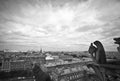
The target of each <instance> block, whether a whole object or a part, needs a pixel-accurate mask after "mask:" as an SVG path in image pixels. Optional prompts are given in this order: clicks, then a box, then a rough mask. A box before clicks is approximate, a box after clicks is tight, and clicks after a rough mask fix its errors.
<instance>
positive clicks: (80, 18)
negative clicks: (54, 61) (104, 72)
mask: <svg viewBox="0 0 120 81" xmlns="http://www.w3.org/2000/svg"><path fill="white" fill-rule="evenodd" d="M119 36H120V0H0V49H15V50H28V49H35V50H38V49H40V48H43V49H44V50H55V51H56V50H59V51H61V50H63V51H84V50H88V47H89V45H90V43H91V42H94V41H95V40H100V41H101V42H102V43H103V44H104V47H105V50H107V51H110V50H116V47H117V45H114V41H113V38H114V37H119Z"/></svg>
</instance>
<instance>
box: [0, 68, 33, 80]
mask: <svg viewBox="0 0 120 81" xmlns="http://www.w3.org/2000/svg"><path fill="white" fill-rule="evenodd" d="M32 76H33V72H32V71H30V70H18V71H10V72H4V71H1V72H0V79H1V80H2V79H10V78H16V77H32Z"/></svg>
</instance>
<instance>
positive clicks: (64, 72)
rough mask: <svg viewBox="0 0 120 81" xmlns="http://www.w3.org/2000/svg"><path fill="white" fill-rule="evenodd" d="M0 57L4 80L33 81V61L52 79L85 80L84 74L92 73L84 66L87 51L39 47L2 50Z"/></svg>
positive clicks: (0, 76) (60, 80) (0, 75)
mask: <svg viewBox="0 0 120 81" xmlns="http://www.w3.org/2000/svg"><path fill="white" fill-rule="evenodd" d="M107 54H108V56H107V58H109V59H119V57H118V56H119V54H118V53H117V52H107ZM0 57H1V58H0V65H1V66H0V72H1V73H0V78H1V79H3V80H4V79H6V77H7V80H5V81H17V80H18V81H34V80H35V78H34V75H33V72H32V69H33V64H35V63H37V64H38V65H40V66H42V67H43V70H44V71H45V72H47V73H48V74H49V75H50V77H51V79H52V80H53V81H86V80H85V79H86V78H88V77H87V76H86V74H92V73H94V71H93V70H92V69H89V68H88V67H87V66H86V64H87V63H89V62H91V61H92V59H91V56H90V54H89V53H88V52H87V51H83V52H77V51H75V52H59V51H58V52H53V51H44V50H42V49H40V51H27V52H9V51H5V50H2V51H0ZM111 57H112V58H111ZM17 72H19V74H18V75H17V74H16V73H17ZM20 72H21V73H20ZM22 72H23V73H22ZM8 73H9V74H10V73H12V74H11V75H13V76H10V75H7V74H8ZM14 74H15V75H16V76H15V75H14ZM85 77H86V78H85ZM1 81H2V80H1Z"/></svg>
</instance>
